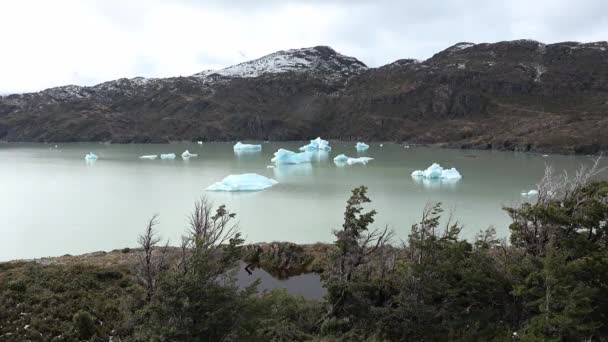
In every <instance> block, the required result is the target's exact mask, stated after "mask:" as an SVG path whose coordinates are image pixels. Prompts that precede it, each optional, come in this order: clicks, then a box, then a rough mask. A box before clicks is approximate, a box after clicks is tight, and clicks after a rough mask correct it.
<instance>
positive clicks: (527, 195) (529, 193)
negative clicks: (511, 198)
mask: <svg viewBox="0 0 608 342" xmlns="http://www.w3.org/2000/svg"><path fill="white" fill-rule="evenodd" d="M521 195H522V196H524V197H533V196H536V195H538V190H530V191H528V192H522V193H521Z"/></svg>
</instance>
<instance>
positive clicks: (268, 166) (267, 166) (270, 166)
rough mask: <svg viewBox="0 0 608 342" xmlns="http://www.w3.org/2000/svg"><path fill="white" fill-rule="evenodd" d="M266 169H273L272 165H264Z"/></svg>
mask: <svg viewBox="0 0 608 342" xmlns="http://www.w3.org/2000/svg"><path fill="white" fill-rule="evenodd" d="M266 168H267V169H274V165H266Z"/></svg>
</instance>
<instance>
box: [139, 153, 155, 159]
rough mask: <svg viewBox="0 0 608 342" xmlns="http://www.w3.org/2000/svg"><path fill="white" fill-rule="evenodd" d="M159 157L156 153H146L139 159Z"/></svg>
mask: <svg viewBox="0 0 608 342" xmlns="http://www.w3.org/2000/svg"><path fill="white" fill-rule="evenodd" d="M156 158H158V155H156V154H149V155H145V156H139V159H150V160H154V159H156Z"/></svg>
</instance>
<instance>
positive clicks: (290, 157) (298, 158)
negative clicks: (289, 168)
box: [270, 148, 312, 165]
mask: <svg viewBox="0 0 608 342" xmlns="http://www.w3.org/2000/svg"><path fill="white" fill-rule="evenodd" d="M311 157H312V154H311V153H309V152H300V153H296V152H292V151H289V150H285V149H282V148H281V149H279V150H278V151H276V152H275V153H274V158H272V159H271V160H270V161H271V162H273V163H275V164H276V165H279V164H300V163H310V159H311Z"/></svg>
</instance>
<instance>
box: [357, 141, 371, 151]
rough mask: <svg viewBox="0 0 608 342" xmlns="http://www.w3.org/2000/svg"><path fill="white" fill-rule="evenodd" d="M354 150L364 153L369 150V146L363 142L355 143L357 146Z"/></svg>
mask: <svg viewBox="0 0 608 342" xmlns="http://www.w3.org/2000/svg"><path fill="white" fill-rule="evenodd" d="M355 148H356V149H357V151H359V152H360V151H365V150H367V149H368V148H369V145H368V144H366V143H363V142H357V145H355Z"/></svg>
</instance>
